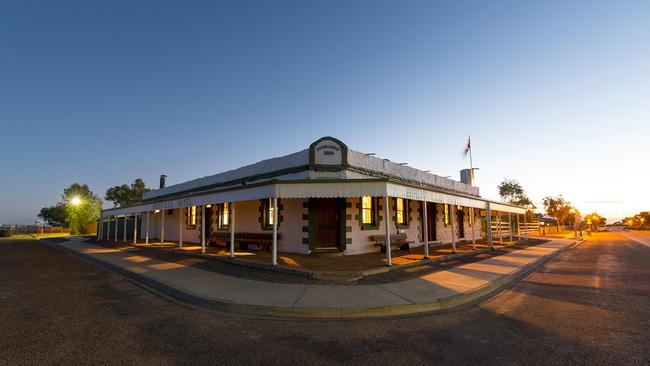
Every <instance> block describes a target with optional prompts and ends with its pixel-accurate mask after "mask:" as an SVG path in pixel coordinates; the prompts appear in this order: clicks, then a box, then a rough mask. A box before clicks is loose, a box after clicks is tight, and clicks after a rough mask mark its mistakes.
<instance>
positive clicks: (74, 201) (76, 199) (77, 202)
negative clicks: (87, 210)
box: [70, 196, 81, 206]
mask: <svg viewBox="0 0 650 366" xmlns="http://www.w3.org/2000/svg"><path fill="white" fill-rule="evenodd" d="M70 203H71V204H72V205H73V206H79V205H80V204H81V198H79V197H77V196H75V197H72V199H71V200H70Z"/></svg>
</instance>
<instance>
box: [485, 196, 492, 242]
mask: <svg viewBox="0 0 650 366" xmlns="http://www.w3.org/2000/svg"><path fill="white" fill-rule="evenodd" d="M486 209H487V217H486V218H485V224H486V225H485V227H486V230H485V233H486V234H487V242H488V246H489V247H490V249H492V250H494V243H493V242H492V211H491V210H490V203H489V202H488V203H487V207H486Z"/></svg>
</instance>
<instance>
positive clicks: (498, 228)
mask: <svg viewBox="0 0 650 366" xmlns="http://www.w3.org/2000/svg"><path fill="white" fill-rule="evenodd" d="M497 235H498V236H499V244H503V235H501V212H500V211H497Z"/></svg>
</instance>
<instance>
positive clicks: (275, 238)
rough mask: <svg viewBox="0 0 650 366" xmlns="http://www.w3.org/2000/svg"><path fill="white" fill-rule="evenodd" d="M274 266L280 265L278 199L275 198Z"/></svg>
mask: <svg viewBox="0 0 650 366" xmlns="http://www.w3.org/2000/svg"><path fill="white" fill-rule="evenodd" d="M271 256H272V264H273V265H274V266H277V265H278V198H277V197H273V251H272V254H271Z"/></svg>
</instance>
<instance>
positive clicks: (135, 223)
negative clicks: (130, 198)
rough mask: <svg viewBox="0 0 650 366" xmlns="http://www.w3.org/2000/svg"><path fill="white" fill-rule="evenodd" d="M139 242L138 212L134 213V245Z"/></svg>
mask: <svg viewBox="0 0 650 366" xmlns="http://www.w3.org/2000/svg"><path fill="white" fill-rule="evenodd" d="M135 244H138V213H137V212H136V213H134V214H133V245H135Z"/></svg>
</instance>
